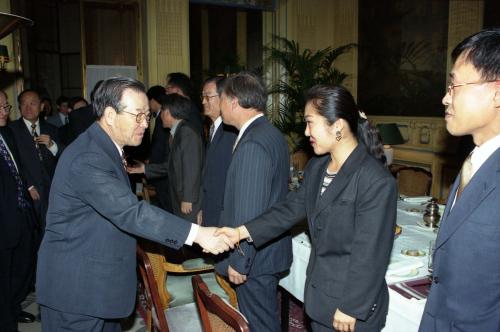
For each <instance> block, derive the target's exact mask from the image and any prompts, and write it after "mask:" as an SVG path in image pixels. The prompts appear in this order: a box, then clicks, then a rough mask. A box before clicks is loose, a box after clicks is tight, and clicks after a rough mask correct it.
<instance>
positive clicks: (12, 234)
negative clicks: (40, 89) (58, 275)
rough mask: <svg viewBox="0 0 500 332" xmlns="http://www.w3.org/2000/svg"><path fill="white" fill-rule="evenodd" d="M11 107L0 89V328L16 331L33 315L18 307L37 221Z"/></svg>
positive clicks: (26, 286) (27, 281) (29, 277)
mask: <svg viewBox="0 0 500 332" xmlns="http://www.w3.org/2000/svg"><path fill="white" fill-rule="evenodd" d="M11 108H12V106H11V105H9V103H8V102H7V95H6V94H5V92H3V91H0V331H4V332H15V331H17V323H18V321H19V322H23V323H30V322H33V321H34V319H35V317H34V316H33V315H31V314H30V313H28V312H25V311H22V310H21V303H22V301H23V300H24V299H25V298H26V296H27V295H28V292H29V290H30V287H31V286H32V284H33V276H34V266H35V261H36V259H35V258H36V246H35V229H36V223H35V218H34V214H33V211H32V202H31V199H30V197H29V194H28V191H27V187H26V185H25V182H24V179H23V172H22V168H21V167H22V165H21V159H20V158H19V152H18V150H17V145H16V143H15V141H14V136H13V135H12V132H11V131H10V129H9V128H8V127H7V120H8V118H9V112H10V110H11Z"/></svg>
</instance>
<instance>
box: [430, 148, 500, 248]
mask: <svg viewBox="0 0 500 332" xmlns="http://www.w3.org/2000/svg"><path fill="white" fill-rule="evenodd" d="M499 164H500V149H497V151H496V152H494V153H493V155H491V156H490V157H489V158H488V159H487V160H486V161H485V163H484V164H483V165H482V166H481V167H480V168H479V170H478V171H477V172H476V174H474V176H473V177H472V179H471V181H470V182H469V184H468V185H467V187H465V190H464V191H463V193H462V195H460V199H459V200H458V201H456V202H455V206H453V208H452V207H451V205H452V204H453V199H454V197H455V192H456V190H457V187H458V182H459V178H460V175H459V176H458V177H457V180H456V181H455V184H454V185H453V190H452V191H450V195H453V196H450V198H449V200H448V204H447V205H448V206H447V207H446V210H445V216H446V219H443V221H442V225H441V229H440V231H439V234H438V238H437V240H436V248H439V247H440V246H442V245H443V244H444V243H445V242H446V241H447V240H448V239H449V238H450V237H451V236H452V235H453V233H455V231H456V230H457V229H458V228H459V227H460V226H461V225H462V224H463V223H464V222H465V221H466V220H468V217H469V216H470V214H471V213H472V212H474V210H475V209H476V208H477V207H478V206H479V205H480V204H481V202H482V201H483V200H484V199H485V198H486V196H488V195H489V194H490V193H491V192H492V191H493V190H494V189H495V187H496V181H492V179H495V178H496V177H497V176H498V175H497V174H496V173H497V172H500V165H499ZM446 212H448V213H446Z"/></svg>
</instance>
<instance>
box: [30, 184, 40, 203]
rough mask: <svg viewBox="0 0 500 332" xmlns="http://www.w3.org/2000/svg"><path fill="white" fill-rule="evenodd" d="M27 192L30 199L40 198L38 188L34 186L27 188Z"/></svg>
mask: <svg viewBox="0 0 500 332" xmlns="http://www.w3.org/2000/svg"><path fill="white" fill-rule="evenodd" d="M28 192H29V193H30V196H31V199H32V200H34V201H38V200H40V194H39V193H38V190H36V188H35V187H31V188H30V189H28Z"/></svg>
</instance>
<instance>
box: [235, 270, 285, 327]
mask: <svg viewBox="0 0 500 332" xmlns="http://www.w3.org/2000/svg"><path fill="white" fill-rule="evenodd" d="M278 282H279V275H278V274H273V275H260V276H255V277H253V276H252V277H250V276H249V277H247V281H246V282H245V283H243V284H241V285H239V286H238V287H237V288H236V295H237V297H238V307H239V309H240V311H241V312H242V313H243V315H245V317H246V318H247V320H248V322H249V324H250V331H259V332H266V331H269V332H279V331H280V330H281V327H280V315H279V311H278V299H277V292H278Z"/></svg>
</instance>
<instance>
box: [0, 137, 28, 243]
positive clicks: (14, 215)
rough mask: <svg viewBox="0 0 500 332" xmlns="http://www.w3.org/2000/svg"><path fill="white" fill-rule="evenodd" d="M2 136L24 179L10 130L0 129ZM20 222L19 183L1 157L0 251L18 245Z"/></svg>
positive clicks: (26, 193) (25, 193)
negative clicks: (18, 207) (18, 208)
mask: <svg viewBox="0 0 500 332" xmlns="http://www.w3.org/2000/svg"><path fill="white" fill-rule="evenodd" d="M0 134H1V135H2V137H3V139H4V141H5V143H6V145H7V147H8V148H9V150H10V152H11V154H12V157H13V158H14V161H15V163H16V165H17V170H18V172H19V175H20V176H21V178H23V171H22V163H21V158H20V157H19V152H18V150H17V145H16V143H15V141H14V136H13V135H12V132H11V130H10V128H8V127H0ZM23 189H24V195H25V197H26V199H28V200H29V197H30V196H29V194H28V192H27V190H26V189H27V188H26V187H24V188H23ZM20 222H21V220H20V218H19V215H18V211H17V183H16V180H15V179H14V177H13V176H12V173H11V171H10V169H9V167H8V165H7V163H6V162H5V161H4V159H3V158H2V157H0V249H7V248H12V247H14V246H16V245H17V243H18V241H19V238H20V235H21V234H20V231H21V225H20Z"/></svg>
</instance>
